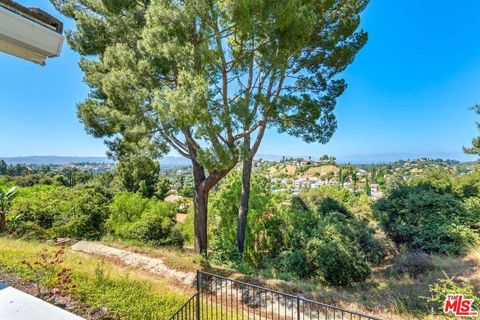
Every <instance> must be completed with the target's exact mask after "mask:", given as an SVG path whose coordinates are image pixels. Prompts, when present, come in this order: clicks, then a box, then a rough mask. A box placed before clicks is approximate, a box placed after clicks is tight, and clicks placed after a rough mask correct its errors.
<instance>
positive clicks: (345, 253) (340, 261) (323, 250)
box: [306, 237, 370, 285]
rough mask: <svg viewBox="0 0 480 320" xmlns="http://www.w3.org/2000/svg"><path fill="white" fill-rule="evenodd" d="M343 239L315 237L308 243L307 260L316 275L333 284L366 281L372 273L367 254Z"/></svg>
mask: <svg viewBox="0 0 480 320" xmlns="http://www.w3.org/2000/svg"><path fill="white" fill-rule="evenodd" d="M352 249H354V248H352V246H349V245H348V244H347V243H345V242H344V241H342V239H332V238H327V237H325V238H323V239H317V238H313V239H312V240H310V241H309V242H308V244H307V248H306V252H307V261H308V262H309V263H311V264H312V265H313V266H314V268H315V276H317V277H321V278H322V279H324V280H325V281H326V282H327V283H329V284H332V285H349V284H352V283H354V282H361V281H364V280H365V279H366V278H367V277H368V275H369V274H370V267H369V265H368V263H367V261H366V258H365V256H363V255H362V254H361V253H360V252H358V251H356V250H352Z"/></svg>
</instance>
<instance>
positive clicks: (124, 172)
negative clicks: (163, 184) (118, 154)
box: [114, 156, 160, 198]
mask: <svg viewBox="0 0 480 320" xmlns="http://www.w3.org/2000/svg"><path fill="white" fill-rule="evenodd" d="M115 172H116V176H115V179H114V181H116V182H117V183H118V184H119V185H120V188H121V189H122V190H123V191H128V192H138V193H140V194H141V195H142V196H144V197H147V198H150V197H152V196H153V195H154V193H155V191H156V187H157V183H158V182H159V175H160V163H159V162H158V160H153V159H151V158H149V157H145V156H131V157H129V158H122V159H120V161H119V163H118V164H117V166H116V168H115Z"/></svg>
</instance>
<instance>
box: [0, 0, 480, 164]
mask: <svg viewBox="0 0 480 320" xmlns="http://www.w3.org/2000/svg"><path fill="white" fill-rule="evenodd" d="M17 1H18V2H20V3H22V4H23V5H26V6H35V7H40V8H43V9H44V10H46V11H48V12H50V13H52V14H54V15H56V16H58V13H56V12H55V11H54V9H53V8H52V6H51V5H50V3H49V2H48V1H47V0H17ZM65 22H66V27H67V28H71V27H72V26H73V25H72V23H71V22H70V21H65ZM362 26H363V28H364V29H365V30H366V31H368V32H369V42H368V44H367V45H366V47H365V48H364V49H363V50H362V51H361V52H360V54H359V55H358V56H357V58H356V60H355V62H354V63H353V64H352V65H351V66H350V67H349V68H348V69H347V71H346V72H345V74H344V77H345V78H346V80H347V82H348V85H349V87H348V89H347V91H346V93H345V94H344V95H343V96H342V97H341V99H340V100H339V101H338V105H337V109H336V114H337V118H338V130H337V132H336V133H335V135H334V137H333V139H332V140H331V141H330V142H329V143H328V144H327V145H319V144H306V143H303V142H301V141H300V140H298V139H295V138H291V137H288V136H287V135H279V134H278V133H277V132H276V131H270V132H268V133H267V136H266V138H265V140H264V142H263V145H262V147H261V149H260V151H259V153H262V154H279V155H282V154H290V155H313V156H316V155H320V154H324V153H328V154H333V155H336V156H338V157H342V156H349V155H372V154H386V153H388V154H408V155H414V156H421V155H425V156H435V155H445V156H450V157H455V158H463V159H465V157H464V156H462V152H461V148H462V146H463V145H467V144H468V143H469V142H470V140H471V138H472V137H473V136H474V135H475V134H476V133H477V132H476V129H475V123H474V122H475V121H476V120H480V119H477V118H476V116H475V115H474V114H473V113H472V112H471V111H469V110H468V107H469V106H471V105H473V104H474V103H475V102H480V81H479V80H480V1H477V0H466V1H438V0H422V1H418V0H404V1H398V0H372V1H371V3H370V5H369V7H368V8H367V10H366V11H365V12H364V14H363V21H362ZM78 58H79V57H78V55H77V54H75V53H74V52H72V50H70V48H69V47H68V45H67V44H65V46H64V48H63V52H62V55H61V57H60V58H55V59H51V60H49V61H48V62H47V66H46V67H40V66H37V65H35V64H32V63H29V62H26V61H23V60H19V59H17V58H13V57H9V56H7V55H5V54H0V75H1V76H0V93H1V95H0V128H1V129H2V136H1V138H0V156H20V155H78V156H89V155H90V156H98V155H104V153H105V150H106V149H105V147H104V145H103V143H102V141H101V140H98V139H94V138H93V137H90V136H88V135H87V134H86V133H85V131H84V129H83V126H82V125H81V124H80V123H79V121H78V119H77V117H76V114H75V112H76V110H75V109H76V107H75V104H76V102H78V101H80V100H82V98H83V97H85V95H86V94H87V92H88V89H87V88H86V86H85V85H84V84H83V83H82V74H81V72H80V70H79V68H78V66H77V62H78ZM470 159H472V158H470Z"/></svg>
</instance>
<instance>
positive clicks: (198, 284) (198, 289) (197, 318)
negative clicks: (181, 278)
mask: <svg viewBox="0 0 480 320" xmlns="http://www.w3.org/2000/svg"><path fill="white" fill-rule="evenodd" d="M195 311H196V315H195V318H196V320H200V271H199V270H197V308H196V310H195Z"/></svg>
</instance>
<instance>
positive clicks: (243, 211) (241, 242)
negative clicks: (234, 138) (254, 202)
mask: <svg viewBox="0 0 480 320" xmlns="http://www.w3.org/2000/svg"><path fill="white" fill-rule="evenodd" d="M252 163H253V159H252V158H250V157H249V158H247V159H245V160H244V161H243V167H242V192H241V194H240V205H239V206H238V220H237V237H236V246H237V250H238V252H240V253H242V254H243V251H244V249H245V235H246V233H247V217H248V200H249V199H250V179H251V176H252Z"/></svg>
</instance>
